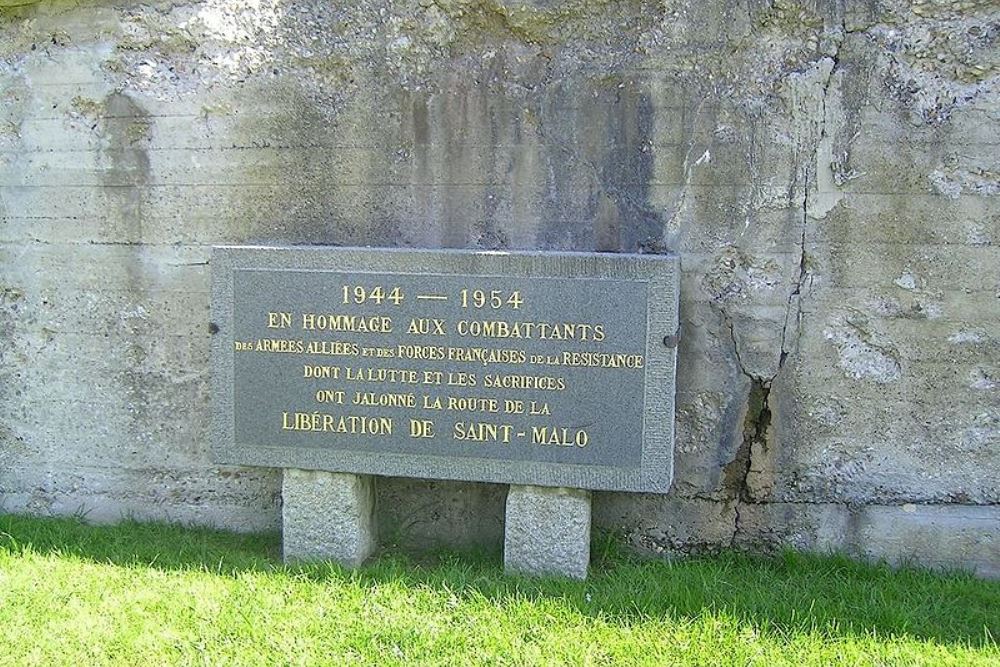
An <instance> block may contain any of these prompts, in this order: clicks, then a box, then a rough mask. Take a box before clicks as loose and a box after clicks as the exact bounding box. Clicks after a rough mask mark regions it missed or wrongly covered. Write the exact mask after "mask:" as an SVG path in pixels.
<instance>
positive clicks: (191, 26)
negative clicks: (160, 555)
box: [0, 0, 1000, 571]
mask: <svg viewBox="0 0 1000 667" xmlns="http://www.w3.org/2000/svg"><path fill="white" fill-rule="evenodd" d="M3 4H4V5H9V4H10V3H9V2H6V3H3ZM998 23H1000V10H998V9H997V8H996V4H995V3H992V2H986V1H985V0H983V1H977V0H964V1H961V2H958V1H955V2H948V1H945V0H935V1H930V0H927V1H917V2H902V1H901V0H868V1H860V2H849V3H844V2H832V1H831V2H794V1H792V0H773V1H768V0H746V1H744V2H740V1H737V0H678V1H676V2H675V1H667V2H645V1H640V0H629V1H625V2H610V1H606V0H574V1H572V2H565V3H554V2H547V1H543V0H535V1H528V2H524V1H518V2H510V3H508V2H503V1H500V0H410V1H398V2H388V0H370V1H367V2H356V3H326V2H309V1H304V2H296V3H283V2H277V1H273V0H263V1H261V2H255V3H237V2H231V1H229V0H208V1H206V2H200V3H196V2H184V1H177V2H151V3H145V4H136V3H130V2H119V3H96V2H88V1H86V0H85V1H84V2H79V3H73V4H67V3H61V2H36V3H30V4H28V5H26V6H21V7H5V8H3V9H0V337H2V340H0V392H2V393H3V395H2V400H0V443H2V445H0V498H2V502H3V504H4V507H5V508H6V509H7V510H13V511H30V512H35V513H60V514H63V513H71V512H74V511H78V510H79V511H81V512H89V513H90V516H92V517H94V518H99V519H113V518H116V517H117V516H120V515H122V514H135V515H138V516H140V517H167V518H173V519H180V520H193V521H199V522H206V523H216V524H222V525H227V526H235V527H239V528H247V529H250V528H266V527H275V526H277V525H278V517H279V510H278V505H277V502H276V497H277V494H278V489H279V486H280V480H279V476H278V475H277V474H276V473H274V472H270V471H266V470H249V469H238V468H219V467H215V466H212V465H211V464H210V463H209V459H208V453H207V452H208V445H207V442H206V433H207V425H208V422H209V409H210V408H209V401H208V378H207V370H206V369H207V368H208V347H209V346H208V340H209V335H210V334H209V332H208V323H207V318H208V275H209V267H208V266H207V265H206V262H207V258H208V254H209V253H208V247H209V246H210V245H211V244H213V243H333V244H345V245H346V244H352V245H375V246H413V247H472V248H537V249H543V250H547V249H552V250H602V251H638V252H656V251H659V250H661V249H669V250H671V251H674V252H677V253H679V254H680V256H681V258H682V268H683V277H682V281H681V282H682V296H681V315H682V320H683V322H682V327H681V344H680V348H679V353H678V358H679V362H678V363H679V366H678V394H677V416H676V431H677V452H676V457H675V484H674V488H673V490H672V492H671V493H670V495H668V496H664V497H658V496H641V495H640V496H633V495H616V494H597V495H596V496H595V500H594V512H595V521H596V522H597V524H598V525H599V526H602V527H605V528H612V529H615V530H619V531H624V532H626V533H627V534H629V535H630V536H631V537H632V539H633V540H634V542H635V543H636V544H637V545H639V546H642V547H643V548H646V549H649V550H652V551H654V552H657V553H660V552H662V553H674V552H686V551H692V550H703V549H709V550H711V549H716V548H720V547H726V546H730V545H754V546H755V547H757V548H771V547H774V546H778V545H781V544H799V545H802V546H806V547H814V548H828V547H829V548H838V549H845V550H848V551H851V552H854V553H857V554H859V555H885V556H887V557H893V558H895V557H899V558H906V557H908V556H911V555H915V557H918V558H922V559H924V560H925V561H927V562H933V563H935V564H936V563H941V564H957V565H967V566H977V565H978V566H980V568H981V569H983V568H986V569H989V568H993V569H994V571H995V568H996V565H997V557H996V554H995V552H991V551H990V550H989V549H988V548H986V547H983V548H982V549H979V550H977V549H978V548H977V549H973V548H972V547H970V545H971V544H973V542H970V541H969V540H968V539H967V538H968V536H969V535H973V534H977V535H981V539H982V540H987V542H980V543H979V544H984V545H985V544H987V543H988V541H989V540H992V542H991V543H992V544H996V541H997V539H998V537H1000V474H998V471H1000V336H998V333H997V327H996V322H997V321H998V320H1000V271H998V268H997V267H998V266H1000V245H998V239H1000V216H998V214H997V210H998V207H997V204H996V202H997V196H998V194H1000V165H998V162H997V160H998V149H997V137H998V136H1000V131H998V129H1000V121H998V104H997V100H998V97H1000V96H998V87H1000V86H998V83H1000V55H998V54H1000V49H998V48H997V40H998V35H1000V30H998V28H997V26H998ZM469 488H471V487H464V486H463V485H446V486H439V485H437V483H435V482H416V481H414V482H405V483H403V482H393V483H392V484H389V485H387V486H385V487H384V488H383V489H382V490H381V491H380V492H379V493H380V501H382V502H383V504H384V505H390V506H392V508H393V514H392V516H390V517H389V518H388V519H386V520H385V521H387V522H388V523H389V524H391V525H389V526H387V527H388V528H390V529H394V527H402V526H406V525H413V526H414V529H413V531H412V532H413V533H419V532H421V531H422V530H423V529H424V528H427V530H428V534H429V535H431V536H440V539H441V540H442V541H445V542H456V541H464V540H469V541H475V542H479V541H484V542H488V543H493V544H497V543H499V540H500V539H501V532H500V526H499V522H498V521H497V520H496V517H497V515H498V507H499V501H498V493H496V492H495V490H494V489H492V488H491V487H487V488H486V490H485V491H480V490H468V489H469ZM417 506H421V507H424V508H426V509H425V514H422V515H421V518H419V519H415V518H413V517H410V516H409V513H408V512H404V511H403V510H397V509H396V508H411V507H417ZM909 506H915V507H917V508H919V510H920V511H917V512H914V513H912V514H911V513H905V516H906V517H907V520H906V521H891V520H890V521H880V522H875V521H876V520H875V519H874V518H873V517H885V516H893V515H899V516H904V514H900V513H903V512H904V510H903V509H902V508H905V507H909ZM483 513H485V514H486V515H487V516H488V517H489V519H488V520H487V521H485V522H482V521H481V518H480V516H481V514H483ZM852 516H856V517H861V519H859V521H860V523H859V524H858V525H859V527H858V529H857V530H856V531H854V532H853V533H852V532H851V531H850V530H848V528H849V527H850V522H848V521H846V520H845V519H844V517H852ZM424 517H429V518H424ZM435 517H436V518H435ZM866 517H867V518H866ZM942 517H947V520H945V519H944V518H942ZM380 520H382V519H380ZM414 521H418V522H420V521H422V522H430V523H422V524H421V523H413V522H414ZM408 522H409V523H408ZM866 522H867V523H866ZM418 525H420V526H421V528H420V529H419V530H418V529H417V527H416V526H418ZM480 525H484V527H483V528H480ZM452 526H454V530H453V531H452V530H450V528H451V527H452ZM469 526H471V528H470V527H469ZM864 526H869V528H864ZM876 526H877V529H876V528H875V527H876ZM929 535H937V536H938V537H939V538H940V541H939V542H935V544H936V545H937V546H935V547H934V549H930V550H929V549H928V548H925V547H920V546H919V545H920V544H925V545H926V544H927V543H928V542H927V540H928V539H930V538H929V537H928V536H929ZM452 536H454V539H450V538H451V537H452ZM949 536H951V537H949ZM938 537H935V538H934V539H935V540H937V539H938ZM952 538H953V539H952ZM431 539H435V540H436V539H437V537H432V538H431ZM918 547H919V548H918ZM931 551H933V558H932V557H931V555H930V553H931ZM973 551H975V552H976V553H972V552H973ZM984 563H985V564H984Z"/></svg>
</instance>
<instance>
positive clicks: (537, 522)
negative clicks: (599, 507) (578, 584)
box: [503, 485, 591, 579]
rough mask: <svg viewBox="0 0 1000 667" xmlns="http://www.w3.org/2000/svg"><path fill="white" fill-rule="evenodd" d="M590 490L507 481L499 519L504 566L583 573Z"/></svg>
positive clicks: (538, 571) (548, 572)
mask: <svg viewBox="0 0 1000 667" xmlns="http://www.w3.org/2000/svg"><path fill="white" fill-rule="evenodd" d="M590 495H591V494H590V492H589V491H584V490H581V489H567V488H545V487H539V486H519V485H514V486H511V487H510V491H509V492H508V493H507V513H506V522H505V524H504V541H503V565H504V570H506V571H507V572H510V573H518V574H529V575H534V576H544V575H560V576H564V577H571V578H574V579H586V577H587V566H588V565H589V563H590Z"/></svg>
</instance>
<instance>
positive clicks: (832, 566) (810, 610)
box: [0, 515, 1000, 647]
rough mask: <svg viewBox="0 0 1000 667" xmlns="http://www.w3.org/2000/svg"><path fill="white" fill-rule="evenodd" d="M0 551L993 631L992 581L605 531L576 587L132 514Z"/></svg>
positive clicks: (599, 612) (40, 530)
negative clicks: (692, 552)
mask: <svg viewBox="0 0 1000 667" xmlns="http://www.w3.org/2000/svg"><path fill="white" fill-rule="evenodd" d="M0 550H6V551H8V552H11V553H20V552H35V553H40V554H53V555H61V556H64V557H75V558H80V559H85V560H89V561H92V562H98V563H110V564H113V565H116V566H122V567H146V568H157V569H161V570H202V571H208V572H212V573H216V574H219V575H222V576H237V575H239V574H242V573H245V572H261V573H270V574H274V575H277V576H288V577H294V578H305V579H309V580H313V581H317V582H323V581H332V580H341V581H351V582H354V583H357V584H360V585H362V586H377V585H384V584H386V583H389V582H394V583H398V584H401V585H404V586H410V587H424V588H429V589H431V590H436V591H441V592H446V593H447V594H448V595H454V596H458V597H478V598H483V597H485V598H486V599H488V600H490V601H491V602H493V603H495V604H497V605H498V606H503V605H507V604H512V603H516V602H518V601H522V600H525V599H529V600H537V599H543V598H549V599H558V600H560V601H561V603H562V604H565V605H568V606H569V607H571V608H575V609H576V610H578V611H579V612H580V613H581V614H584V615H588V616H595V617H601V618H603V619H606V620H611V621H619V622H622V623H632V622H636V621H641V620H643V619H648V618H657V617H666V618H678V619H685V618H688V619H694V618H700V617H702V616H704V615H706V614H713V615H726V616H731V617H734V618H737V619H739V621H740V622H741V623H745V624H747V625H749V626H751V627H754V628H756V629H758V630H760V631H767V632H774V633H778V634H781V635H791V634H795V633H801V632H807V633H820V634H821V635H823V636H827V637H831V638H835V637H846V636H858V635H864V634H871V633H876V634H878V635H879V636H896V637H899V636H909V637H913V638H917V639H923V640H934V641H937V642H940V643H945V644H961V645H964V646H971V647H986V646H989V647H996V645H997V644H996V638H997V637H998V636H1000V582H996V581H983V580H981V579H977V578H975V577H974V576H972V575H970V574H966V573H960V572H954V573H944V574H942V573H936V572H931V571H928V570H924V569H920V568H914V567H903V568H892V567H889V566H888V565H886V564H884V563H882V564H869V563H861V562H857V561H854V560H851V559H849V558H846V557H843V556H817V555H808V554H802V553H797V552H786V553H784V554H782V555H780V556H778V557H758V556H750V555H746V554H741V553H736V552H729V553H723V554H720V555H717V556H711V557H695V558H687V559H683V560H676V561H665V560H643V559H640V558H639V557H637V556H635V555H634V554H632V553H631V552H629V551H628V550H627V549H626V548H624V547H622V545H620V544H619V543H617V542H615V541H614V540H609V539H605V540H600V541H599V542H598V543H597V544H595V549H594V560H593V563H592V566H591V574H590V578H589V579H588V580H587V581H586V582H577V581H570V580H564V579H557V578H543V579H529V578H522V577H509V576H504V575H503V572H502V568H501V565H500V558H499V555H498V554H497V553H487V552H473V553H455V552H440V553H435V554H424V555H421V556H414V555H408V554H402V553H399V552H394V551H389V552H383V553H381V554H380V555H379V557H378V558H376V559H374V560H373V561H372V562H371V563H370V564H368V565H366V566H364V567H362V568H360V569H358V570H353V571H349V570H344V569H342V568H340V567H339V566H337V565H335V564H332V563H316V564H308V565H294V566H286V565H283V564H282V563H281V562H280V539H279V536H278V535H277V534H253V535H245V534H233V533H227V532H221V531H215V530H210V529H205V528H188V527H184V526H179V525H172V524H160V523H139V522H132V521H128V522H123V523H121V524H118V525H114V526H91V525H87V524H85V523H83V522H82V521H80V520H77V519H39V518H29V517H23V516H15V515H0Z"/></svg>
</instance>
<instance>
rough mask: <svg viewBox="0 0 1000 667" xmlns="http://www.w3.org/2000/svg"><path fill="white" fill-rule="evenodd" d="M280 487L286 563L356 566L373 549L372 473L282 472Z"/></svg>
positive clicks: (373, 483)
mask: <svg viewBox="0 0 1000 667" xmlns="http://www.w3.org/2000/svg"><path fill="white" fill-rule="evenodd" d="M281 487H282V488H281V499H282V504H281V553H282V556H283V557H284V559H285V562H292V561H310V560H335V561H337V562H338V563H340V564H342V565H345V566H347V567H356V566H358V565H360V564H361V563H363V562H364V560H365V559H366V558H368V556H370V555H371V554H372V552H373V551H374V550H375V546H376V543H375V480H374V478H373V477H372V476H371V475H352V474H348V473H337V472H324V471H321V470H297V469H295V468H286V469H285V470H284V471H283V473H282V484H281Z"/></svg>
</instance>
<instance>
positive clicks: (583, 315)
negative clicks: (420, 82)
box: [211, 247, 678, 492]
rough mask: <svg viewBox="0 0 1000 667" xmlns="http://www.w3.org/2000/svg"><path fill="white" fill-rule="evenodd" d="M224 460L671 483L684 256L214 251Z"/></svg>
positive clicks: (546, 481) (439, 474)
mask: <svg viewBox="0 0 1000 667" xmlns="http://www.w3.org/2000/svg"><path fill="white" fill-rule="evenodd" d="M211 266H212V321H213V323H214V325H215V327H213V330H214V331H215V334H214V337H213V347H212V358H213V369H214V378H213V383H214V384H213V387H214V398H215V421H214V443H213V454H214V457H215V459H216V460H217V461H218V462H220V463H230V464H241V465H256V466H273V467H282V468H304V469H316V470H330V471H339V472H353V473H365V474H375V475H393V476H405V477H427V478H436V479H460V480H471V481H484V482H503V483H510V484H533V485H540V486H569V487H577V488H584V489H606V490H620V491H655V492H665V491H666V490H667V489H668V487H669V486H670V481H671V478H672V471H673V424H674V373H675V355H676V349H675V341H676V336H675V334H676V332H677V323H678V321H677V306H678V284H677V281H678V267H677V260H676V258H675V257H673V256H662V255H622V254H584V253H513V252H512V253H507V252H473V251H431V250H389V249H377V250H376V249H363V248H332V247H303V248H276V247H218V248H215V249H214V250H213V253H212V265H211Z"/></svg>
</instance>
